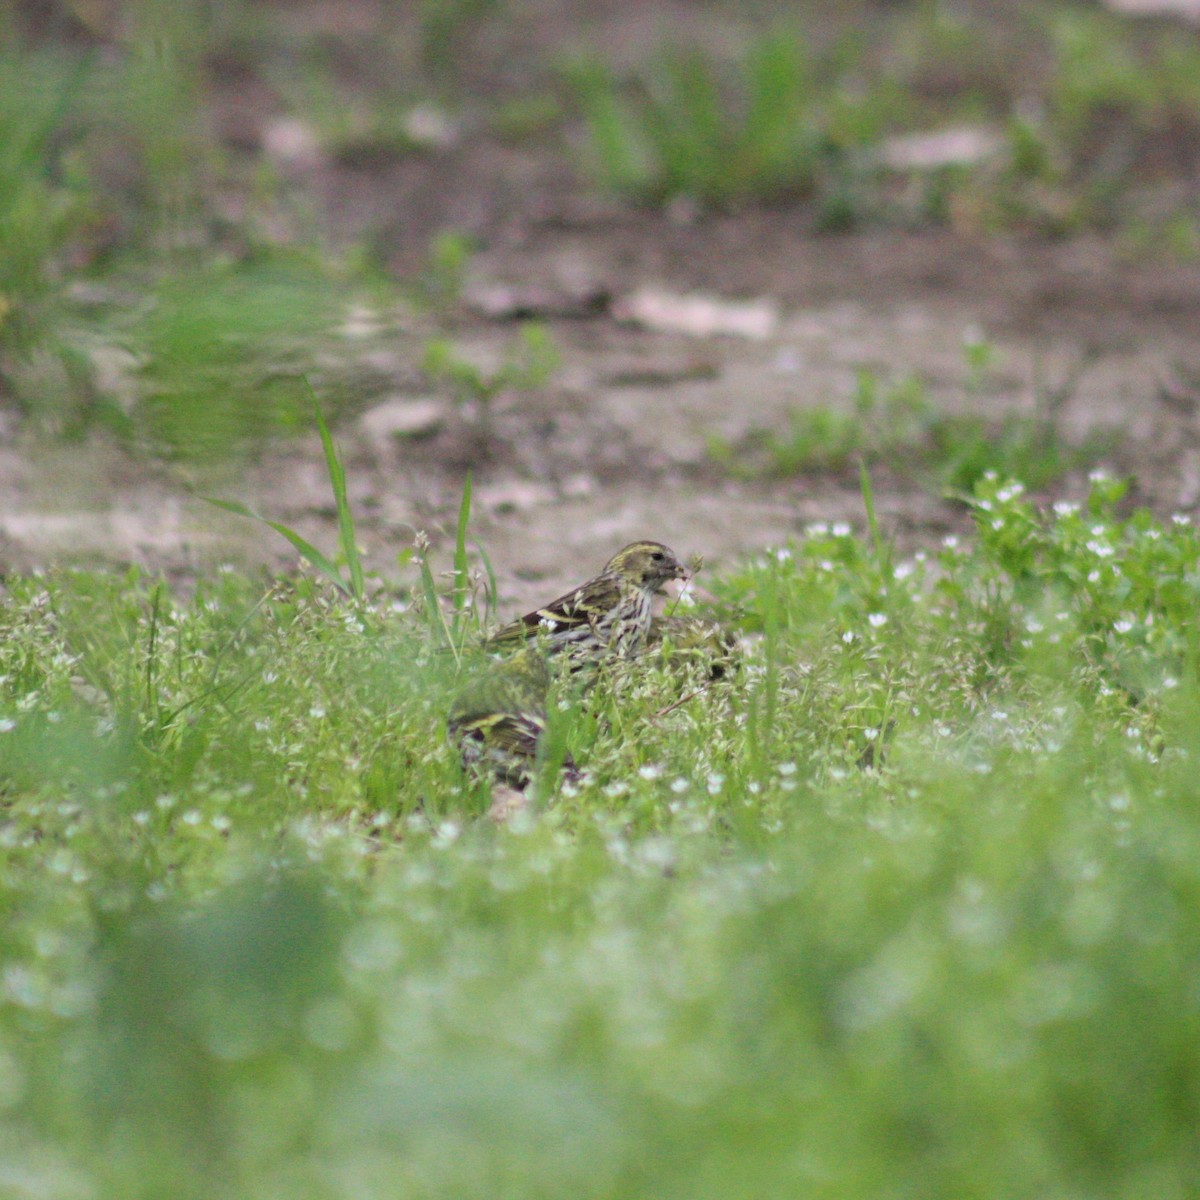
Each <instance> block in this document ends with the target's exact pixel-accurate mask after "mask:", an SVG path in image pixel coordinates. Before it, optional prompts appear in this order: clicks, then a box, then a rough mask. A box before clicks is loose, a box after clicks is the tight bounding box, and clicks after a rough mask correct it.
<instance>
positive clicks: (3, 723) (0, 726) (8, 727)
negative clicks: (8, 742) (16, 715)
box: [0, 717, 17, 733]
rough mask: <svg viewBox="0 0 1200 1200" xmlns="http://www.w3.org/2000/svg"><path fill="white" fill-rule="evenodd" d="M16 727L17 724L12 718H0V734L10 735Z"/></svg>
mask: <svg viewBox="0 0 1200 1200" xmlns="http://www.w3.org/2000/svg"><path fill="white" fill-rule="evenodd" d="M16 727H17V723H16V721H14V720H13V719H12V717H0V733H11V732H12V731H13V730H14V729H16Z"/></svg>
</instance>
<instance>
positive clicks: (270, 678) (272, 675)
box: [263, 671, 279, 683]
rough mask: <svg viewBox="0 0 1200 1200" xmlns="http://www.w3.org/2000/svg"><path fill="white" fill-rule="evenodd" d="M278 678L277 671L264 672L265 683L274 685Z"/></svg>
mask: <svg viewBox="0 0 1200 1200" xmlns="http://www.w3.org/2000/svg"><path fill="white" fill-rule="evenodd" d="M278 678H279V675H278V674H277V673H276V672H275V671H264V672H263V683H274V682H275V680H277V679H278Z"/></svg>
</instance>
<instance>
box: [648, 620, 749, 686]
mask: <svg viewBox="0 0 1200 1200" xmlns="http://www.w3.org/2000/svg"><path fill="white" fill-rule="evenodd" d="M667 646H669V647H670V650H671V655H672V658H675V659H678V660H681V661H684V662H695V663H699V664H701V665H703V667H704V669H705V672H706V674H707V675H708V677H709V679H722V678H724V676H725V675H726V674H727V673H728V672H730V671H732V670H736V668H737V638H736V637H735V636H734V635H733V634H732V633H731V632H730V631H729V630H728V629H726V628H724V626H722V625H720V624H719V623H718V622H716V621H712V620H709V619H708V618H707V617H701V616H695V615H692V614H687V615H683V616H661V617H654V618H653V620H652V621H651V622H650V630H649V632H648V633H647V634H646V649H647V651H652V652H659V653H661V652H662V651H663V650H664V649H665V648H666V647H667Z"/></svg>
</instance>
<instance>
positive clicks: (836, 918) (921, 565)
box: [0, 476, 1200, 1197]
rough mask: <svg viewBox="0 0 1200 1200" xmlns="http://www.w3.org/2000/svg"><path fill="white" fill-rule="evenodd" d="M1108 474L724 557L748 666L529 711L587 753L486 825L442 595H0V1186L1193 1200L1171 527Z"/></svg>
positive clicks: (1195, 701)
mask: <svg viewBox="0 0 1200 1200" xmlns="http://www.w3.org/2000/svg"><path fill="white" fill-rule="evenodd" d="M1122 490H1123V486H1122V485H1121V484H1120V483H1119V482H1117V481H1115V480H1112V479H1110V478H1107V477H1103V476H1098V477H1097V478H1095V479H1094V480H1093V483H1092V490H1091V493H1090V496H1089V498H1088V500H1087V501H1086V502H1085V503H1083V504H1081V505H1078V506H1075V505H1067V504H1062V505H1059V506H1058V507H1057V508H1056V509H1054V510H1051V511H1039V510H1038V509H1036V508H1035V507H1034V506H1033V505H1031V504H1030V503H1029V502H1028V501H1027V500H1026V499H1025V497H1024V495H1023V492H1022V489H1021V487H1020V485H1019V484H1016V483H1014V482H1012V481H1007V480H1001V479H999V478H984V479H982V480H981V481H980V483H979V485H978V487H977V489H976V492H975V496H974V499H973V510H974V514H975V519H976V532H975V535H974V536H973V537H970V538H964V539H962V540H961V541H956V540H955V539H949V540H948V541H947V542H946V543H944V544H942V545H940V546H938V547H937V548H935V549H931V550H930V551H929V552H923V553H917V554H915V555H914V556H912V557H908V558H897V557H896V556H895V555H894V553H893V552H892V550H891V548H890V547H889V544H888V542H887V540H886V538H884V537H882V536H880V534H879V531H878V530H874V531H872V529H871V528H870V524H872V523H869V524H868V528H867V530H866V531H865V532H864V533H863V534H862V535H861V536H860V535H859V534H856V533H855V532H854V531H853V530H851V529H850V528H848V527H844V528H843V527H833V528H829V527H821V526H817V527H813V528H810V529H808V530H807V531H806V532H805V534H804V536H803V537H800V538H797V539H796V540H795V541H794V542H793V543H791V544H789V545H787V546H780V547H778V548H777V549H775V550H772V551H770V552H769V553H764V554H762V555H760V556H757V557H755V558H752V559H750V560H748V561H746V562H745V563H743V564H741V565H731V566H729V567H727V568H726V569H725V570H723V571H721V572H719V573H716V574H714V575H713V576H712V577H711V578H709V579H708V580H707V585H708V587H709V588H710V590H711V591H712V592H713V593H714V594H715V595H716V597H717V611H718V612H719V613H720V615H721V616H722V619H723V620H724V621H725V622H726V623H727V625H729V626H730V627H731V628H733V629H736V630H737V631H738V632H739V633H740V635H741V643H742V644H741V652H740V653H741V665H740V668H739V669H738V670H737V671H730V672H726V674H725V675H724V676H723V677H722V678H720V679H717V680H711V679H710V678H709V675H708V672H707V670H705V669H704V666H703V664H697V663H695V662H691V661H684V662H682V663H680V662H673V661H672V660H671V659H670V657H669V656H667V657H665V658H664V657H663V656H662V655H660V656H659V657H657V658H655V659H652V660H649V661H642V662H639V663H633V664H629V665H627V666H624V667H622V668H621V669H620V670H618V671H616V672H614V673H612V674H611V675H610V676H608V677H607V678H606V680H605V681H604V682H603V683H602V684H600V685H598V686H597V687H596V688H594V689H593V691H592V692H591V693H590V694H589V697H588V700H587V703H586V704H572V703H570V702H566V703H564V704H562V705H560V706H557V707H556V708H555V709H554V711H553V713H552V726H553V732H554V736H556V737H559V738H561V740H562V744H563V745H564V746H565V747H566V748H567V749H568V750H569V751H570V753H571V755H572V756H573V757H574V759H575V761H576V762H577V763H578V764H579V766H580V767H581V768H582V769H583V771H584V773H585V774H584V777H583V779H582V780H579V781H575V782H570V783H568V782H565V781H564V780H562V779H561V778H557V777H556V776H555V775H554V767H553V757H551V759H550V762H549V763H548V766H547V776H546V777H545V778H543V779H542V780H541V785H542V786H541V797H542V799H541V800H540V801H539V802H538V803H537V804H536V805H535V806H534V807H533V808H531V809H529V810H527V811H526V812H524V813H520V814H518V815H517V816H515V817H514V818H512V819H511V820H510V821H509V822H508V823H506V824H502V825H500V826H497V825H495V824H494V823H493V822H492V821H490V820H488V819H487V818H486V817H485V815H484V814H485V812H486V808H487V804H488V796H487V794H486V788H485V787H482V786H481V785H480V784H478V783H476V782H474V781H472V780H470V779H468V778H466V777H464V775H463V774H462V772H461V769H460V767H459V765H458V763H457V759H456V755H455V752H454V751H453V749H452V748H451V746H450V745H449V744H448V742H447V740H446V737H445V716H446V712H447V708H448V704H449V702H450V697H451V696H452V695H453V694H454V690H455V688H456V687H458V686H461V671H462V670H463V669H464V666H465V661H464V666H460V665H459V663H458V661H457V656H456V655H455V654H453V653H449V652H447V649H446V645H445V642H444V640H442V639H440V638H435V637H434V636H433V633H432V630H433V629H434V628H436V627H438V626H440V627H441V628H443V629H448V628H449V627H450V618H453V617H455V616H457V617H458V618H459V619H460V620H461V621H462V622H467V621H469V620H470V617H469V614H470V612H471V609H472V606H471V605H469V604H468V605H465V606H462V607H460V608H457V609H456V607H455V602H454V597H453V595H450V596H448V597H447V598H446V599H445V600H444V601H439V603H442V604H444V605H445V610H444V615H446V616H447V619H446V620H445V621H443V620H442V619H441V618H438V620H437V626H435V625H432V624H431V622H430V620H429V617H430V613H429V612H428V611H426V610H425V606H426V605H427V604H428V603H429V597H428V593H427V592H426V591H425V590H424V589H423V588H418V590H417V592H416V593H415V594H408V593H396V592H394V591H393V590H391V589H389V588H387V587H385V586H383V585H382V583H380V582H379V581H371V580H369V579H368V580H367V581H366V585H365V589H364V598H363V599H362V600H361V601H357V600H355V599H354V598H353V596H352V595H349V594H347V593H346V592H344V591H342V590H340V589H338V588H336V587H334V586H333V585H332V584H331V583H329V582H328V581H327V580H325V579H324V578H323V577H322V578H320V579H309V578H307V577H304V576H301V577H299V578H295V579H291V580H286V581H285V580H280V581H275V582H273V583H270V584H269V585H265V586H264V585H263V584H261V583H255V582H253V581H251V580H249V579H247V578H245V577H244V576H242V575H240V574H238V573H235V572H224V573H220V574H217V575H215V576H214V577H213V578H211V579H207V580H205V581H204V582H203V583H202V584H201V585H200V586H199V587H198V588H197V590H196V591H195V593H194V594H193V595H191V596H189V597H186V598H185V597H180V596H176V595H173V594H172V593H171V592H170V591H169V590H168V589H167V588H166V587H164V585H163V584H162V583H161V582H159V581H157V580H155V579H154V578H151V577H148V576H145V575H142V574H138V573H130V574H127V575H113V574H106V573H94V572H89V573H67V572H55V573H50V574H44V575H37V576H33V577H28V578H10V579H8V580H7V581H6V586H5V595H4V603H3V608H2V609H0V623H2V631H3V637H2V638H0V679H2V692H0V781H2V786H3V801H2V803H3V810H2V820H0V862H2V869H0V878H2V879H3V884H2V887H0V903H2V904H3V908H4V913H5V920H4V933H3V945H2V948H0V949H2V955H3V961H4V965H3V970H2V973H0V980H2V989H3V990H2V994H0V995H2V1003H0V1051H2V1056H0V1064H2V1066H3V1074H2V1075H0V1078H2V1080H3V1091H2V1093H0V1095H2V1097H3V1100H4V1117H3V1127H4V1141H3V1143H2V1145H0V1161H2V1162H3V1164H4V1172H5V1174H6V1176H7V1177H8V1178H11V1179H18V1178H19V1180H20V1181H21V1182H20V1188H21V1189H24V1190H25V1191H28V1192H30V1193H31V1194H34V1193H36V1194H38V1195H44V1196H63V1197H67V1196H78V1195H84V1194H86V1195H95V1196H118V1195H119V1196H123V1197H128V1196H147V1197H148V1196H157V1195H163V1194H171V1195H174V1196H181V1197H186V1196H197V1197H199V1196H209V1195H212V1194H213V1193H214V1192H216V1191H220V1192H221V1193H222V1194H225V1195H235V1196H243V1195H244V1196H255V1197H262V1196H264V1195H265V1196H270V1195H280V1196H283V1195H288V1196H307V1195H313V1196H317V1195H328V1194H330V1192H331V1191H332V1192H334V1193H335V1194H342V1193H347V1194H349V1193H355V1194H362V1195H383V1194H395V1190H396V1188H397V1187H399V1188H401V1189H402V1190H403V1191H404V1192H405V1194H406V1195H413V1196H430V1197H433V1196H445V1197H451V1196H453V1197H462V1196H474V1195H479V1196H483V1195H489V1196H492V1195H495V1194H497V1192H499V1193H500V1194H503V1195H513V1196H517V1195H521V1196H529V1195H545V1196H568V1195H569V1196H572V1197H578V1196H596V1197H623V1196H630V1197H632V1196H644V1195H647V1194H654V1195H679V1196H685V1195H686V1196H714V1197H715V1196H722V1197H725V1196H729V1195H746V1196H752V1195H754V1196H762V1195H778V1194H782V1193H783V1192H790V1191H793V1190H795V1189H796V1188H801V1189H803V1190H806V1191H811V1192H813V1193H814V1194H818V1195H830V1196H833V1195H837V1196H840V1197H846V1196H863V1197H867V1196H872V1197H873V1196H878V1195H881V1194H885V1195H897V1196H905V1195H918V1194H919V1195H922V1196H947V1197H950V1196H960V1195H962V1194H964V1193H968V1192H969V1193H972V1194H974V1193H981V1194H1004V1193H1021V1194H1029V1193H1032V1192H1038V1193H1042V1194H1048V1195H1053V1194H1059V1195H1068V1194H1078V1193H1081V1192H1082V1193H1086V1194H1089V1195H1096V1196H1113V1197H1118V1196H1120V1197H1126V1196H1129V1195H1139V1194H1143V1193H1145V1194H1148V1193H1149V1192H1153V1194H1155V1195H1156V1196H1167V1197H1172V1196H1177V1197H1184V1196H1186V1195H1188V1194H1189V1192H1190V1188H1191V1181H1192V1179H1193V1178H1194V1169H1195V1129H1196V1126H1197V1117H1198V1116H1200V1114H1198V1113H1197V1097H1196V1091H1195V1087H1194V1079H1195V1075H1196V1070H1197V1066H1198V1065H1200V1064H1197V1062H1196V1046H1197V1045H1200V1040H1198V1039H1197V1036H1196V1034H1197V1029H1196V1022H1197V1018H1196V1003H1195V992H1196V978H1195V970H1194V966H1193V963H1194V960H1195V958H1196V954H1195V951H1196V950H1197V948H1198V947H1197V943H1198V940H1200V921H1198V919H1197V916H1196V913H1197V911H1200V903H1198V902H1200V873H1198V869H1197V866H1196V864H1197V863H1198V862H1200V819H1198V818H1197V813H1198V812H1200V808H1198V806H1197V798H1198V793H1197V783H1196V772H1195V769H1194V764H1193V762H1192V755H1193V754H1194V753H1195V747H1196V742H1197V731H1198V730H1200V684H1198V682H1197V660H1198V650H1200V647H1198V645H1197V637H1196V630H1195V620H1194V613H1195V609H1196V600H1197V589H1198V588H1200V537H1198V536H1197V533H1196V530H1195V528H1194V527H1193V526H1192V525H1191V524H1190V523H1189V522H1187V521H1186V520H1184V519H1182V518H1181V519H1180V520H1178V521H1167V522H1159V521H1157V520H1155V519H1153V518H1151V517H1150V516H1148V515H1147V514H1144V513H1138V512H1134V513H1129V514H1125V515H1121V509H1120V503H1121V494H1122ZM868 498H869V492H868ZM472 570H473V568H472ZM480 585H481V586H482V581H480ZM464 614H465V615H464ZM461 628H462V630H463V638H464V641H463V645H464V646H465V645H466V644H467V639H466V632H467V631H466V627H465V625H464V626H462V627H461ZM681 700H682V701H683V702H682V703H680V701H681Z"/></svg>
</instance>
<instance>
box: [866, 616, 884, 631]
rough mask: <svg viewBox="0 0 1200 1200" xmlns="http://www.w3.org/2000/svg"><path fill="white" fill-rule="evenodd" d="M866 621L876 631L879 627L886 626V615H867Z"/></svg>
mask: <svg viewBox="0 0 1200 1200" xmlns="http://www.w3.org/2000/svg"><path fill="white" fill-rule="evenodd" d="M867 621H868V623H869V624H870V626H871V628H872V629H878V628H879V627H880V626H881V625H886V624H887V614H886V613H878V612H876V613H868V614H867Z"/></svg>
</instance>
